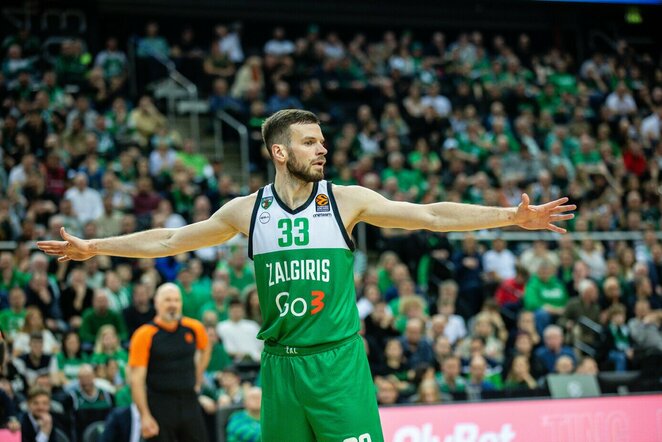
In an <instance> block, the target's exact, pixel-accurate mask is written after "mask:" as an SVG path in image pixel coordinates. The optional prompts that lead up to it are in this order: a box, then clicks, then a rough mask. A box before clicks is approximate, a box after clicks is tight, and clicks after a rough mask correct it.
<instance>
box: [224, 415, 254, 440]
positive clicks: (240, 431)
mask: <svg viewBox="0 0 662 442" xmlns="http://www.w3.org/2000/svg"><path fill="white" fill-rule="evenodd" d="M261 440H262V430H261V429H260V420H259V419H255V418H254V417H252V416H251V415H249V414H248V413H247V412H246V410H241V411H237V412H236V413H234V414H233V415H232V416H230V420H229V421H228V426H227V441H228V442H260V441H261Z"/></svg>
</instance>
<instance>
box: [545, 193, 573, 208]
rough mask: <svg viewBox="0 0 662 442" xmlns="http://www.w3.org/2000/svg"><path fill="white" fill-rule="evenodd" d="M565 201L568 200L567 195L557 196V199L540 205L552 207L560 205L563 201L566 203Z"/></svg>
mask: <svg viewBox="0 0 662 442" xmlns="http://www.w3.org/2000/svg"><path fill="white" fill-rule="evenodd" d="M567 202H568V197H567V196H564V197H563V198H559V199H557V200H554V201H550V202H548V203H545V204H543V205H542V207H545V208H553V207H556V206H560V205H561V204H564V203H567ZM573 206H574V204H573ZM575 208H577V207H576V206H575ZM573 210H574V209H573Z"/></svg>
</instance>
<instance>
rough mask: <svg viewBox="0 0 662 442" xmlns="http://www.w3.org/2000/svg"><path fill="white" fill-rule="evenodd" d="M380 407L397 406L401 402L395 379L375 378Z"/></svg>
mask: <svg viewBox="0 0 662 442" xmlns="http://www.w3.org/2000/svg"><path fill="white" fill-rule="evenodd" d="M375 386H376V387H377V402H378V403H379V405H395V404H397V403H400V402H401V398H400V393H399V390H398V384H397V381H396V380H395V379H393V378H382V377H377V378H375Z"/></svg>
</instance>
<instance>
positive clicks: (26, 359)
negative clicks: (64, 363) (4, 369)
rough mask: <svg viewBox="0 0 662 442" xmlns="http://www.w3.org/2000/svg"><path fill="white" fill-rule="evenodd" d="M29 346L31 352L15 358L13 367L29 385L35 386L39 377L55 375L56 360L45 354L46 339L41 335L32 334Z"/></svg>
mask: <svg viewBox="0 0 662 442" xmlns="http://www.w3.org/2000/svg"><path fill="white" fill-rule="evenodd" d="M29 345H30V350H29V352H28V353H26V354H23V355H21V356H18V357H17V358H15V359H14V361H13V365H14V367H16V370H17V371H18V373H19V374H20V375H21V376H23V377H24V378H25V380H26V381H27V383H28V385H34V383H35V381H36V379H37V376H39V375H42V374H45V375H47V376H49V377H52V376H54V375H55V369H56V368H55V359H54V358H52V356H51V354H50V353H46V352H44V338H43V337H42V335H41V334H39V333H33V334H31V335H30V344H29Z"/></svg>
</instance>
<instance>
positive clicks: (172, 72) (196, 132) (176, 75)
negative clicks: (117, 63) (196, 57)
mask: <svg viewBox="0 0 662 442" xmlns="http://www.w3.org/2000/svg"><path fill="white" fill-rule="evenodd" d="M137 44H138V38H137V37H131V38H130V39H129V58H130V60H131V62H130V63H129V67H130V87H131V92H132V93H133V94H134V95H137V93H138V90H137V89H138V88H137V80H136V50H135V48H136V45H137ZM148 55H149V56H150V57H151V58H152V59H153V60H155V61H157V62H158V63H160V64H161V65H162V66H163V67H165V69H166V71H167V72H168V78H169V79H170V80H172V81H173V82H174V83H175V84H177V85H178V86H180V87H181V88H182V89H183V90H184V91H185V92H186V95H187V97H188V99H189V100H190V101H193V102H197V101H198V87H197V86H196V85H195V83H193V82H192V81H191V80H189V79H188V78H186V77H185V76H184V75H182V74H181V72H179V71H178V70H177V67H176V66H175V63H174V62H173V61H172V60H170V59H169V58H167V57H163V56H161V55H160V54H159V53H158V52H156V51H150V52H149V53H148ZM167 100H168V119H169V120H170V123H171V124H172V122H173V119H174V114H175V112H176V104H177V98H176V97H175V96H174V95H173V94H169V95H167ZM188 114H189V124H190V126H191V127H190V129H191V134H190V135H191V138H192V139H193V140H194V141H195V143H196V145H197V146H199V145H200V117H199V116H198V112H197V111H196V110H195V108H192V109H191V110H189V111H188Z"/></svg>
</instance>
